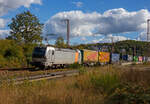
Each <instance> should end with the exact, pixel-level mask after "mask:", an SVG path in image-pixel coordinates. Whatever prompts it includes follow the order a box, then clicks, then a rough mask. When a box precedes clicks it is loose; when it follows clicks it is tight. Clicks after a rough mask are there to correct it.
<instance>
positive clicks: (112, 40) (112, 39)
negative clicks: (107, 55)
mask: <svg viewBox="0 0 150 104" xmlns="http://www.w3.org/2000/svg"><path fill="white" fill-rule="evenodd" d="M111 42H112V50H111V51H112V53H113V52H114V38H113V37H111Z"/></svg>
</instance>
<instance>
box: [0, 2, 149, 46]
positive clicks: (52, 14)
mask: <svg viewBox="0 0 150 104" xmlns="http://www.w3.org/2000/svg"><path fill="white" fill-rule="evenodd" d="M26 10H29V11H31V13H33V14H34V15H36V16H37V17H38V18H39V20H40V22H41V23H43V24H44V28H43V34H42V36H43V37H44V38H47V39H48V40H49V43H51V44H54V43H55V40H56V39H57V37H59V36H62V37H63V38H64V39H66V23H65V22H64V21H63V20H64V19H69V20H70V29H71V30H70V37H71V38H70V43H71V44H74V45H76V44H81V43H82V44H87V43H105V42H111V41H112V39H113V41H114V42H116V41H122V40H130V39H132V40H141V41H145V40H146V26H147V24H146V21H147V19H149V18H150V0H0V38H4V37H7V36H8V35H9V31H10V29H9V27H8V24H10V23H11V18H12V17H15V15H16V14H19V13H22V12H23V11H26ZM49 34H56V35H55V36H51V35H49ZM44 43H45V42H44Z"/></svg>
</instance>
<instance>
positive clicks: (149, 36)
mask: <svg viewBox="0 0 150 104" xmlns="http://www.w3.org/2000/svg"><path fill="white" fill-rule="evenodd" d="M147 41H148V42H149V41H150V19H148V20H147Z"/></svg>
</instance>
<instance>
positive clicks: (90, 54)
mask: <svg viewBox="0 0 150 104" xmlns="http://www.w3.org/2000/svg"><path fill="white" fill-rule="evenodd" d="M81 54H82V63H91V62H92V63H97V62H98V51H93V50H85V49H84V50H81Z"/></svg>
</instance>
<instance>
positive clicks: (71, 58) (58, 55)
mask: <svg viewBox="0 0 150 104" xmlns="http://www.w3.org/2000/svg"><path fill="white" fill-rule="evenodd" d="M75 55H76V52H67V51H58V50H56V51H55V59H54V63H53V64H73V63H75Z"/></svg>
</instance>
